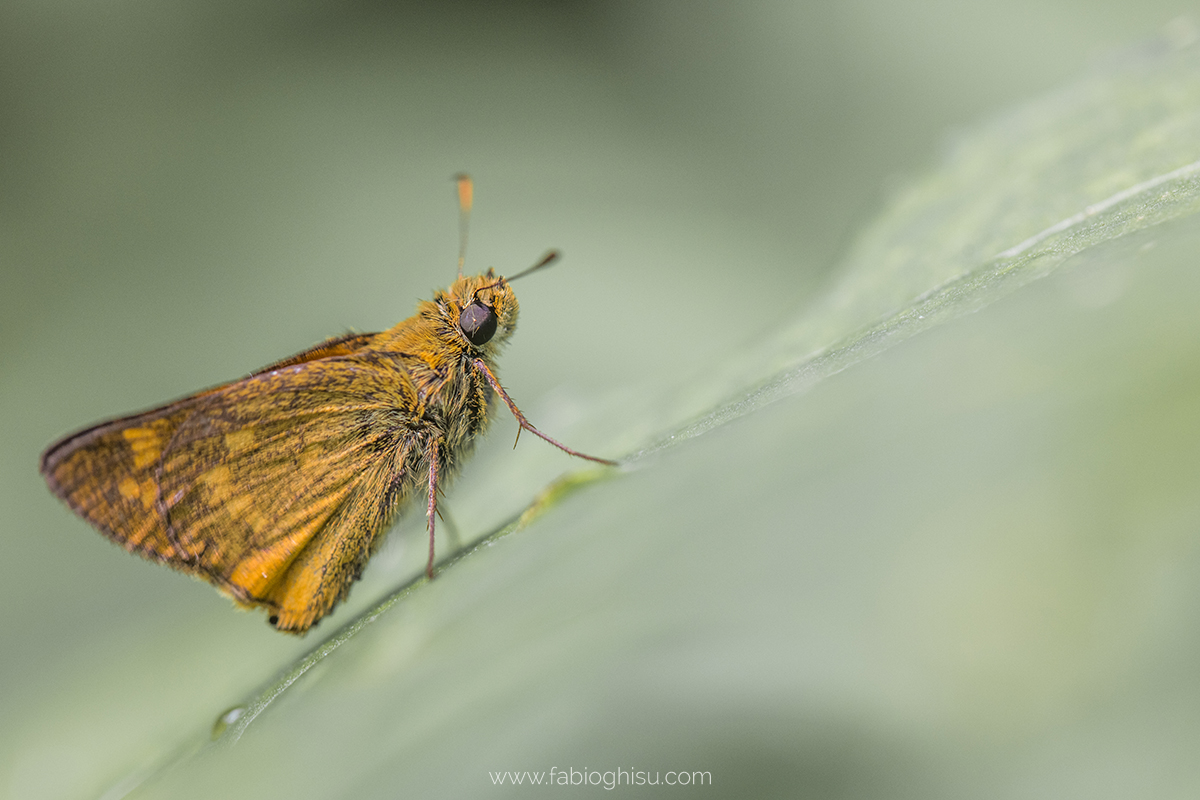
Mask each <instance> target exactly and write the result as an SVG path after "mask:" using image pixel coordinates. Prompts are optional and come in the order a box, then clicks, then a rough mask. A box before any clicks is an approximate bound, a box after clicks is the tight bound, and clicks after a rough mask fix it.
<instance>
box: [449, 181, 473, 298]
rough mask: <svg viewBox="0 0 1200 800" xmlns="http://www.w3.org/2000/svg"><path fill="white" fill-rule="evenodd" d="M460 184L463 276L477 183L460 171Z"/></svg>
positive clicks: (460, 266)
mask: <svg viewBox="0 0 1200 800" xmlns="http://www.w3.org/2000/svg"><path fill="white" fill-rule="evenodd" d="M454 181H455V183H457V184H458V277H460V278H461V277H462V274H463V263H464V262H465V261H466V260H467V229H468V227H470V225H469V223H470V222H471V203H472V201H473V200H474V194H475V185H474V184H473V183H471V178H470V176H469V175H467V174H466V173H463V172H460V173H458V174H457V175H455V176H454Z"/></svg>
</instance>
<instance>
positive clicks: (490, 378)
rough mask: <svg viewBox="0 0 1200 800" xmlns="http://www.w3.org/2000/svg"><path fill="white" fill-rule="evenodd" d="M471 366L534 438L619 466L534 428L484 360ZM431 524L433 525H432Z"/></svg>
mask: <svg viewBox="0 0 1200 800" xmlns="http://www.w3.org/2000/svg"><path fill="white" fill-rule="evenodd" d="M471 364H472V365H473V366H474V367H475V369H477V370H479V371H480V372H481V373H483V377H485V378H486V379H487V382H488V383H490V384H491V385H492V388H493V389H494V390H495V391H496V394H498V395H500V399H501V400H503V401H504V404H505V405H506V406H508V410H509V411H511V412H512V415H513V416H514V417H516V419H517V423H518V424H519V425H520V426H521V427H522V428H523V429H524V430H527V431H529V432H530V433H532V434H533V435H534V436H538V437H541V438H542V439H545V440H546V441H547V442H549V443H550V444H552V445H554V446H555V447H557V448H558V449H559V450H562V451H563V452H564V453H567V454H568V455H572V456H577V457H579V458H586V459H587V460H588V461H595V462H596V463H598V464H608V465H609V466H613V467H615V466H616V465H617V462H615V461H609V460H608V459H607V458H599V457H598V456H589V455H588V454H587V453H581V452H579V451H578V450H572V449H571V448H570V447H567V446H566V445H565V444H563V443H562V442H558V441H556V440H554V439H551V438H550V437H549V436H547V435H546V434H544V433H542V432H541V431H539V430H538V429H537V428H535V427H534V426H533V423H532V422H530V421H529V420H527V419H525V415H524V414H522V413H521V409H519V408H517V404H516V403H514V402H513V401H512V398H511V397H509V396H508V392H506V391H504V387H503V386H501V385H500V381H498V380H496V376H495V375H494V374H492V371H491V370H490V369H488V365H487V364H485V363H483V359H482V358H477V359H475V360H474V361H472V362H471ZM518 435H519V434H518ZM430 524H432V523H430Z"/></svg>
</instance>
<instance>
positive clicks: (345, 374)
mask: <svg viewBox="0 0 1200 800" xmlns="http://www.w3.org/2000/svg"><path fill="white" fill-rule="evenodd" d="M371 336H372V335H371V334H356V335H353V336H349V337H343V338H342V339H338V340H331V341H329V342H326V343H323V344H321V345H318V346H317V347H314V348H312V349H310V350H308V351H305V352H304V353H301V354H299V355H297V356H293V357H292V358H290V359H286V360H284V361H281V362H278V363H277V364H276V365H272V366H271V367H268V368H267V369H266V370H264V371H260V372H258V373H255V374H254V375H252V376H250V377H248V378H245V379H243V380H240V381H236V382H234V383H230V384H226V385H224V386H219V387H216V388H214V389H209V390H207V391H205V392H201V393H199V394H197V395H193V396H192V397H189V398H185V399H183V400H180V401H177V402H176V403H172V404H171V405H168V406H164V407H162V408H159V409H155V410H152V411H148V412H145V413H143V414H138V415H135V416H132V417H126V418H124V419H119V420H114V421H112V422H108V423H104V424H102V425H99V426H96V427H94V428H91V429H89V430H87V431H83V432H81V433H79V434H76V435H75V436H72V437H68V438H67V439H65V440H63V441H62V442H60V443H59V444H57V445H55V446H53V447H51V448H50V450H48V451H47V452H46V454H45V456H44V457H43V465H42V471H43V473H44V474H45V475H46V479H47V482H48V483H49V484H50V487H51V489H53V490H54V492H55V493H56V494H57V495H59V496H60V497H61V498H62V499H63V500H64V501H66V502H67V504H68V505H70V506H71V508H72V509H74V510H75V511H76V512H77V513H79V514H80V515H81V516H83V517H84V518H86V519H87V520H88V521H90V522H91V523H92V524H93V525H95V526H96V527H97V528H99V529H100V530H101V531H103V532H104V533H105V534H106V535H107V536H109V538H111V539H113V540H114V541H117V542H118V543H120V544H121V545H123V546H124V547H125V548H126V549H129V550H131V551H133V552H136V553H139V554H140V555H143V556H145V557H147V558H150V559H153V560H157V561H163V562H166V563H168V564H170V565H171V566H173V567H175V568H176V569H180V570H183V571H186V572H190V573H193V574H196V575H198V576H200V577H203V578H205V579H206V580H208V581H210V582H212V583H213V584H215V585H216V586H217V587H218V588H220V589H222V590H223V591H225V592H226V593H227V594H229V595H230V596H232V597H233V598H234V599H235V600H237V601H238V602H239V603H241V604H243V605H246V606H263V607H266V608H268V609H269V610H270V613H271V615H272V621H273V622H274V624H275V625H276V626H277V627H278V628H280V629H282V630H290V631H296V632H300V631H304V630H306V629H307V628H309V627H310V626H311V625H312V624H313V623H315V622H316V621H317V620H318V619H320V618H321V617H322V616H323V615H324V614H326V613H328V611H329V610H330V609H331V608H332V607H333V606H334V605H335V604H336V603H337V602H338V601H339V600H341V599H342V598H343V597H344V596H345V595H346V593H347V591H348V590H349V586H350V584H351V583H352V582H353V580H354V579H355V578H357V577H358V574H359V572H360V571H361V569H362V566H363V564H364V563H365V561H366V559H367V557H368V556H369V555H370V553H371V550H372V549H373V547H374V546H375V544H376V539H377V537H378V534H379V533H380V531H382V530H383V529H384V528H385V527H386V525H387V524H388V523H389V522H390V521H391V519H392V518H393V516H394V514H395V512H396V510H398V508H399V507H400V505H402V504H403V503H404V501H405V500H407V499H408V498H409V497H410V496H411V495H412V493H413V491H414V489H415V487H416V486H417V485H418V484H421V482H422V478H423V474H422V472H423V469H424V468H425V467H424V463H423V459H424V452H425V442H426V441H427V439H425V438H422V436H421V430H422V429H421V426H420V420H419V411H418V409H419V403H418V398H417V394H416V390H415V388H414V386H413V382H412V379H411V378H410V377H409V375H408V373H407V372H406V371H405V370H404V368H403V367H402V366H401V365H399V364H398V363H397V362H396V361H394V360H393V359H391V358H388V357H386V356H380V355H379V354H378V353H374V352H372V351H370V350H369V349H364V345H365V344H366V343H368V342H369V341H370V337H371Z"/></svg>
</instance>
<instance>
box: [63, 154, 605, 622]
mask: <svg viewBox="0 0 1200 800" xmlns="http://www.w3.org/2000/svg"><path fill="white" fill-rule="evenodd" d="M457 180H458V194H459V206H460V213H461V219H462V220H463V225H462V234H461V245H460V252H459V275H458V278H457V280H455V281H454V283H452V284H451V285H450V286H449V287H448V288H447V289H445V290H443V291H438V292H436V293H435V294H434V296H433V299H432V300H425V301H422V302H420V303H418V305H417V310H416V313H415V314H414V315H413V316H411V317H409V318H408V319H406V320H404V321H403V322H401V323H399V324H398V325H396V326H395V327H393V328H391V329H390V330H386V331H383V332H380V333H356V334H349V335H346V336H341V337H336V338H332V339H329V340H327V341H325V342H322V343H321V344H318V345H316V346H315V347H312V348H310V349H308V350H305V351H303V352H301V353H298V354H296V355H294V356H291V357H290V358H286V359H283V360H282V361H277V362H275V363H274V364H271V365H269V366H267V367H264V368H263V369H260V370H258V371H257V372H254V373H252V374H250V375H248V376H247V377H244V378H242V379H240V380H236V381H232V382H230V383H226V384H223V385H221V386H216V387H213V388H210V389H206V390H204V391H201V392H198V393H196V394H193V395H191V396H189V397H185V398H182V399H180V400H176V401H175V402H172V403H168V404H167V405H164V406H161V407H159V408H155V409H152V410H149V411H143V412H141V413H139V414H134V415H132V416H127V417H121V418H119V419H114V420H111V421H109V422H103V423H100V424H98V425H95V426H93V427H90V428H87V429H85V430H82V431H80V432H78V433H75V434H73V435H71V436H67V437H66V438H64V439H62V440H61V441H59V442H57V443H55V444H53V445H51V446H50V447H49V448H48V449H47V450H46V452H45V453H44V454H43V455H42V460H41V472H42V475H43V476H44V477H45V479H46V482H47V484H48V485H49V487H50V490H51V491H52V492H53V493H54V494H55V495H57V496H58V497H59V498H61V499H62V500H63V501H64V502H65V503H66V504H67V505H68V506H69V507H70V508H71V510H72V511H74V512H75V513H76V514H78V515H79V516H81V517H83V518H84V519H85V520H87V521H88V522H90V523H91V524H92V525H94V526H95V527H96V528H97V529H99V530H100V532H101V533H103V534H104V535H105V536H107V537H108V538H109V539H111V540H113V541H114V542H116V543H118V544H120V545H121V546H122V547H124V548H125V549H126V550H129V551H130V552H133V553H137V554H138V555H140V556H143V557H145V558H147V559H149V560H151V561H158V562H161V563H163V564H166V565H167V566H169V567H172V568H174V569H177V570H179V571H181V572H186V573H189V574H192V575H195V576H197V577H199V578H202V579H204V580H206V581H208V582H210V583H212V584H213V585H214V586H216V587H217V589H219V590H220V591H222V592H223V593H225V594H226V595H228V596H229V597H231V598H232V599H233V600H234V601H235V602H236V603H237V604H238V605H240V606H242V607H246V608H263V609H266V611H267V614H268V621H269V622H270V624H271V625H273V626H274V627H275V628H277V629H278V630H281V631H287V632H291V633H303V632H305V631H307V630H308V629H309V628H311V627H312V626H313V625H315V624H316V623H317V622H318V621H319V620H320V619H321V618H322V617H324V616H325V615H326V614H328V613H329V612H330V611H331V610H332V609H333V608H334V606H336V605H337V604H338V603H339V602H340V601H341V600H342V599H344V598H345V597H346V595H347V594H348V593H349V590H350V586H351V584H352V583H353V582H354V581H355V580H357V579H358V577H359V576H360V575H361V574H362V570H363V568H364V566H365V565H366V563H367V560H368V559H369V557H370V556H371V554H372V553H373V552H374V551H375V550H376V549H377V548H378V546H379V544H380V542H381V540H382V538H383V536H382V534H383V533H384V532H385V531H386V530H387V529H388V528H389V527H390V526H391V524H392V523H393V522H394V521H395V519H396V517H397V516H398V515H399V514H400V513H401V512H402V511H403V510H404V509H405V508H406V507H408V506H410V505H412V504H413V503H414V501H416V500H417V499H418V498H420V497H422V496H424V498H425V500H426V515H427V517H428V532H429V559H428V563H427V566H426V573H427V574H428V575H429V577H430V578H432V577H433V565H434V520H435V517H436V514H437V499H438V493H439V492H440V491H442V489H443V487H444V486H445V485H446V483H447V481H448V480H449V479H450V478H451V477H453V476H454V475H455V473H457V472H458V470H459V468H460V467H461V465H462V463H463V462H464V460H465V459H466V458H467V457H468V456H469V455H470V453H471V451H472V449H473V447H474V445H475V442H476V441H477V440H478V438H479V437H480V436H482V435H483V434H484V432H485V431H486V430H487V428H488V424H489V422H490V421H491V419H492V411H493V410H494V407H495V405H496V402H495V401H496V399H497V398H499V399H500V400H501V401H503V402H504V404H505V405H506V406H508V408H509V410H510V411H511V412H512V414H513V416H514V417H516V419H517V422H518V423H519V425H520V428H519V429H518V434H519V433H520V430H526V431H529V432H530V433H532V434H534V435H536V436H539V437H541V438H542V439H544V440H546V441H547V442H549V443H550V444H552V445H554V446H555V447H558V448H559V449H560V450H563V451H564V452H566V453H569V454H570V455H572V456H576V457H579V458H583V459H588V460H590V461H595V462H598V463H602V464H609V465H611V464H615V462H613V461H610V460H608V459H603V458H598V457H596V456H590V455H587V454H585V453H581V452H579V451H577V450H573V449H571V448H569V447H567V446H565V445H563V444H561V443H560V442H557V441H555V440H554V439H552V438H551V437H549V436H547V435H546V434H544V433H542V432H541V431H539V430H538V429H537V428H536V427H534V426H533V425H532V424H531V423H530V422H529V420H527V419H526V418H525V415H524V414H522V413H521V411H520V409H519V408H517V405H516V404H515V403H514V402H513V400H512V398H511V397H509V395H508V393H507V392H506V391H505V390H504V388H503V387H502V386H501V385H500V381H499V379H498V378H497V377H496V359H497V356H498V355H499V353H500V350H501V348H502V347H503V346H504V344H505V343H506V342H507V341H508V339H509V337H511V336H512V334H513V331H514V330H515V328H516V324H517V313H518V304H517V298H516V295H515V294H514V293H513V290H512V287H511V286H510V283H511V282H512V281H513V280H516V279H517V278H519V277H523V276H524V275H527V274H529V273H531V272H533V271H535V270H538V269H541V268H542V267H545V266H547V265H549V264H550V263H552V262H553V261H554V260H555V259H556V258H557V256H558V254H557V253H555V252H553V251H552V252H550V253H549V254H547V255H546V257H545V258H543V259H542V260H541V261H539V262H538V263H537V264H535V265H534V266H533V267H531V268H529V269H528V270H525V271H524V272H522V273H520V274H518V275H515V276H513V277H512V278H507V279H506V278H504V277H503V276H497V275H496V274H495V273H494V271H493V270H491V269H489V270H488V271H487V272H485V273H483V274H480V275H467V276H464V275H463V274H462V266H463V254H464V252H465V243H466V219H467V217H468V215H469V213H470V209H471V204H472V193H473V186H472V184H471V181H470V179H469V178H468V177H467V176H465V175H460V176H457Z"/></svg>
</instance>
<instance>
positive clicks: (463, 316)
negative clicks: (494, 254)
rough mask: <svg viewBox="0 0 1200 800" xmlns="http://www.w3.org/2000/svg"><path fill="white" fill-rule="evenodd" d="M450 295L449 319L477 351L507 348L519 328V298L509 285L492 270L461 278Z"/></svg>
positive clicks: (447, 303) (451, 289)
mask: <svg viewBox="0 0 1200 800" xmlns="http://www.w3.org/2000/svg"><path fill="white" fill-rule="evenodd" d="M446 295H447V297H446V310H447V313H448V315H449V316H450V317H451V318H452V319H453V321H454V324H455V326H456V327H457V328H458V331H459V333H461V334H462V336H463V338H464V339H465V340H466V341H467V343H468V344H470V345H471V346H472V347H474V348H475V349H477V350H483V349H491V348H493V347H495V346H496V345H500V344H503V343H504V341H505V340H506V339H508V337H509V336H511V335H512V332H513V330H514V329H515V328H516V327H517V312H518V310H519V306H518V304H517V296H516V294H514V293H513V290H512V287H511V286H509V285H508V281H507V280H505V279H504V277H503V276H497V275H496V274H495V272H493V271H492V270H490V269H489V270H488V271H487V272H485V273H484V274H482V275H471V276H464V277H462V278H459V279H458V280H456V281H455V282H454V283H453V285H451V286H450V288H449V290H447V292H446Z"/></svg>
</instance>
